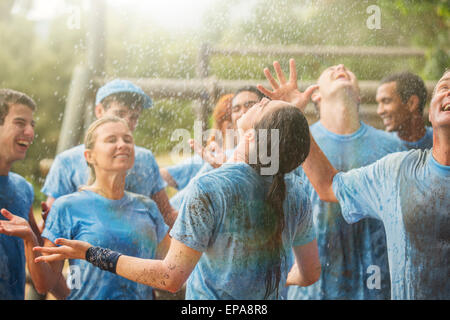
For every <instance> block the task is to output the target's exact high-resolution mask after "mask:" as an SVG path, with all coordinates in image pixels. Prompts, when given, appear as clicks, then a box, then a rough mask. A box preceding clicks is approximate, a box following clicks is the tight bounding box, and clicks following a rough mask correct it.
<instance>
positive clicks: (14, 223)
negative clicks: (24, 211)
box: [0, 209, 34, 240]
mask: <svg viewBox="0 0 450 320" xmlns="http://www.w3.org/2000/svg"><path fill="white" fill-rule="evenodd" d="M1 214H2V215H3V216H4V217H5V218H6V219H8V220H0V233H3V234H5V235H7V236H14V237H19V238H21V239H23V240H30V239H31V238H32V237H33V236H34V233H33V230H32V229H31V227H30V224H29V223H28V221H27V220H26V219H24V218H22V217H19V216H16V215H14V214H12V213H11V212H9V211H8V210H6V209H1Z"/></svg>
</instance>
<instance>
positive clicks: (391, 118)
mask: <svg viewBox="0 0 450 320" xmlns="http://www.w3.org/2000/svg"><path fill="white" fill-rule="evenodd" d="M376 100H377V102H378V108H377V113H378V115H379V116H380V117H381V119H382V120H383V123H384V125H385V127H386V131H387V132H389V133H390V134H391V135H392V137H394V138H395V139H397V140H398V141H399V142H401V143H402V144H403V145H404V146H405V147H406V148H408V149H422V150H424V149H429V148H431V147H432V146H433V129H432V128H431V127H427V126H425V123H424V121H423V109H424V108H425V103H426V102H427V89H426V87H425V83H424V82H423V80H422V79H421V78H420V77H419V76H417V75H415V74H413V73H411V72H401V73H395V74H392V75H390V76H387V77H385V78H383V79H382V80H381V84H380V86H379V87H378V89H377V95H376Z"/></svg>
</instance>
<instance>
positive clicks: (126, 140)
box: [86, 122, 134, 172]
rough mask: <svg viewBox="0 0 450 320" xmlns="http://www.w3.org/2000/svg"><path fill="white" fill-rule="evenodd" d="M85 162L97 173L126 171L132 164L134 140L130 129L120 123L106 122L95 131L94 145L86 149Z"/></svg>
mask: <svg viewBox="0 0 450 320" xmlns="http://www.w3.org/2000/svg"><path fill="white" fill-rule="evenodd" d="M86 160H87V161H88V162H89V163H90V164H92V165H93V166H94V168H95V170H96V172H97V170H99V169H101V170H104V171H114V172H120V171H126V170H128V169H131V168H132V167H133V164H134V140H133V136H132V134H131V131H130V129H129V128H128V127H127V126H126V125H125V124H123V123H121V122H108V123H105V124H103V125H101V126H99V127H98V128H97V129H96V130H95V143H94V146H93V148H92V149H90V150H88V149H86Z"/></svg>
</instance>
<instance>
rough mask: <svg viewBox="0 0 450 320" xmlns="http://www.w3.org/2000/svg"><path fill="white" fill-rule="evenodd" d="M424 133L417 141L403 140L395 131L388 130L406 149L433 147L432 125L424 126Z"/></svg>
mask: <svg viewBox="0 0 450 320" xmlns="http://www.w3.org/2000/svg"><path fill="white" fill-rule="evenodd" d="M425 130H426V132H425V135H424V136H423V137H422V138H420V139H419V140H417V141H405V140H402V139H400V138H399V137H398V133H397V132H396V131H394V132H389V134H390V135H391V136H393V137H395V138H396V139H397V140H398V141H400V142H401V143H402V144H403V145H404V146H405V147H406V148H407V149H408V150H411V149H422V150H425V149H430V148H432V147H433V127H425Z"/></svg>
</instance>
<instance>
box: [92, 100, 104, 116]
mask: <svg viewBox="0 0 450 320" xmlns="http://www.w3.org/2000/svg"><path fill="white" fill-rule="evenodd" d="M94 113H95V116H96V117H97V119H100V118H101V117H103V116H104V115H105V108H103V105H102V104H101V103H98V104H97V105H96V106H95V109H94Z"/></svg>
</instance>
